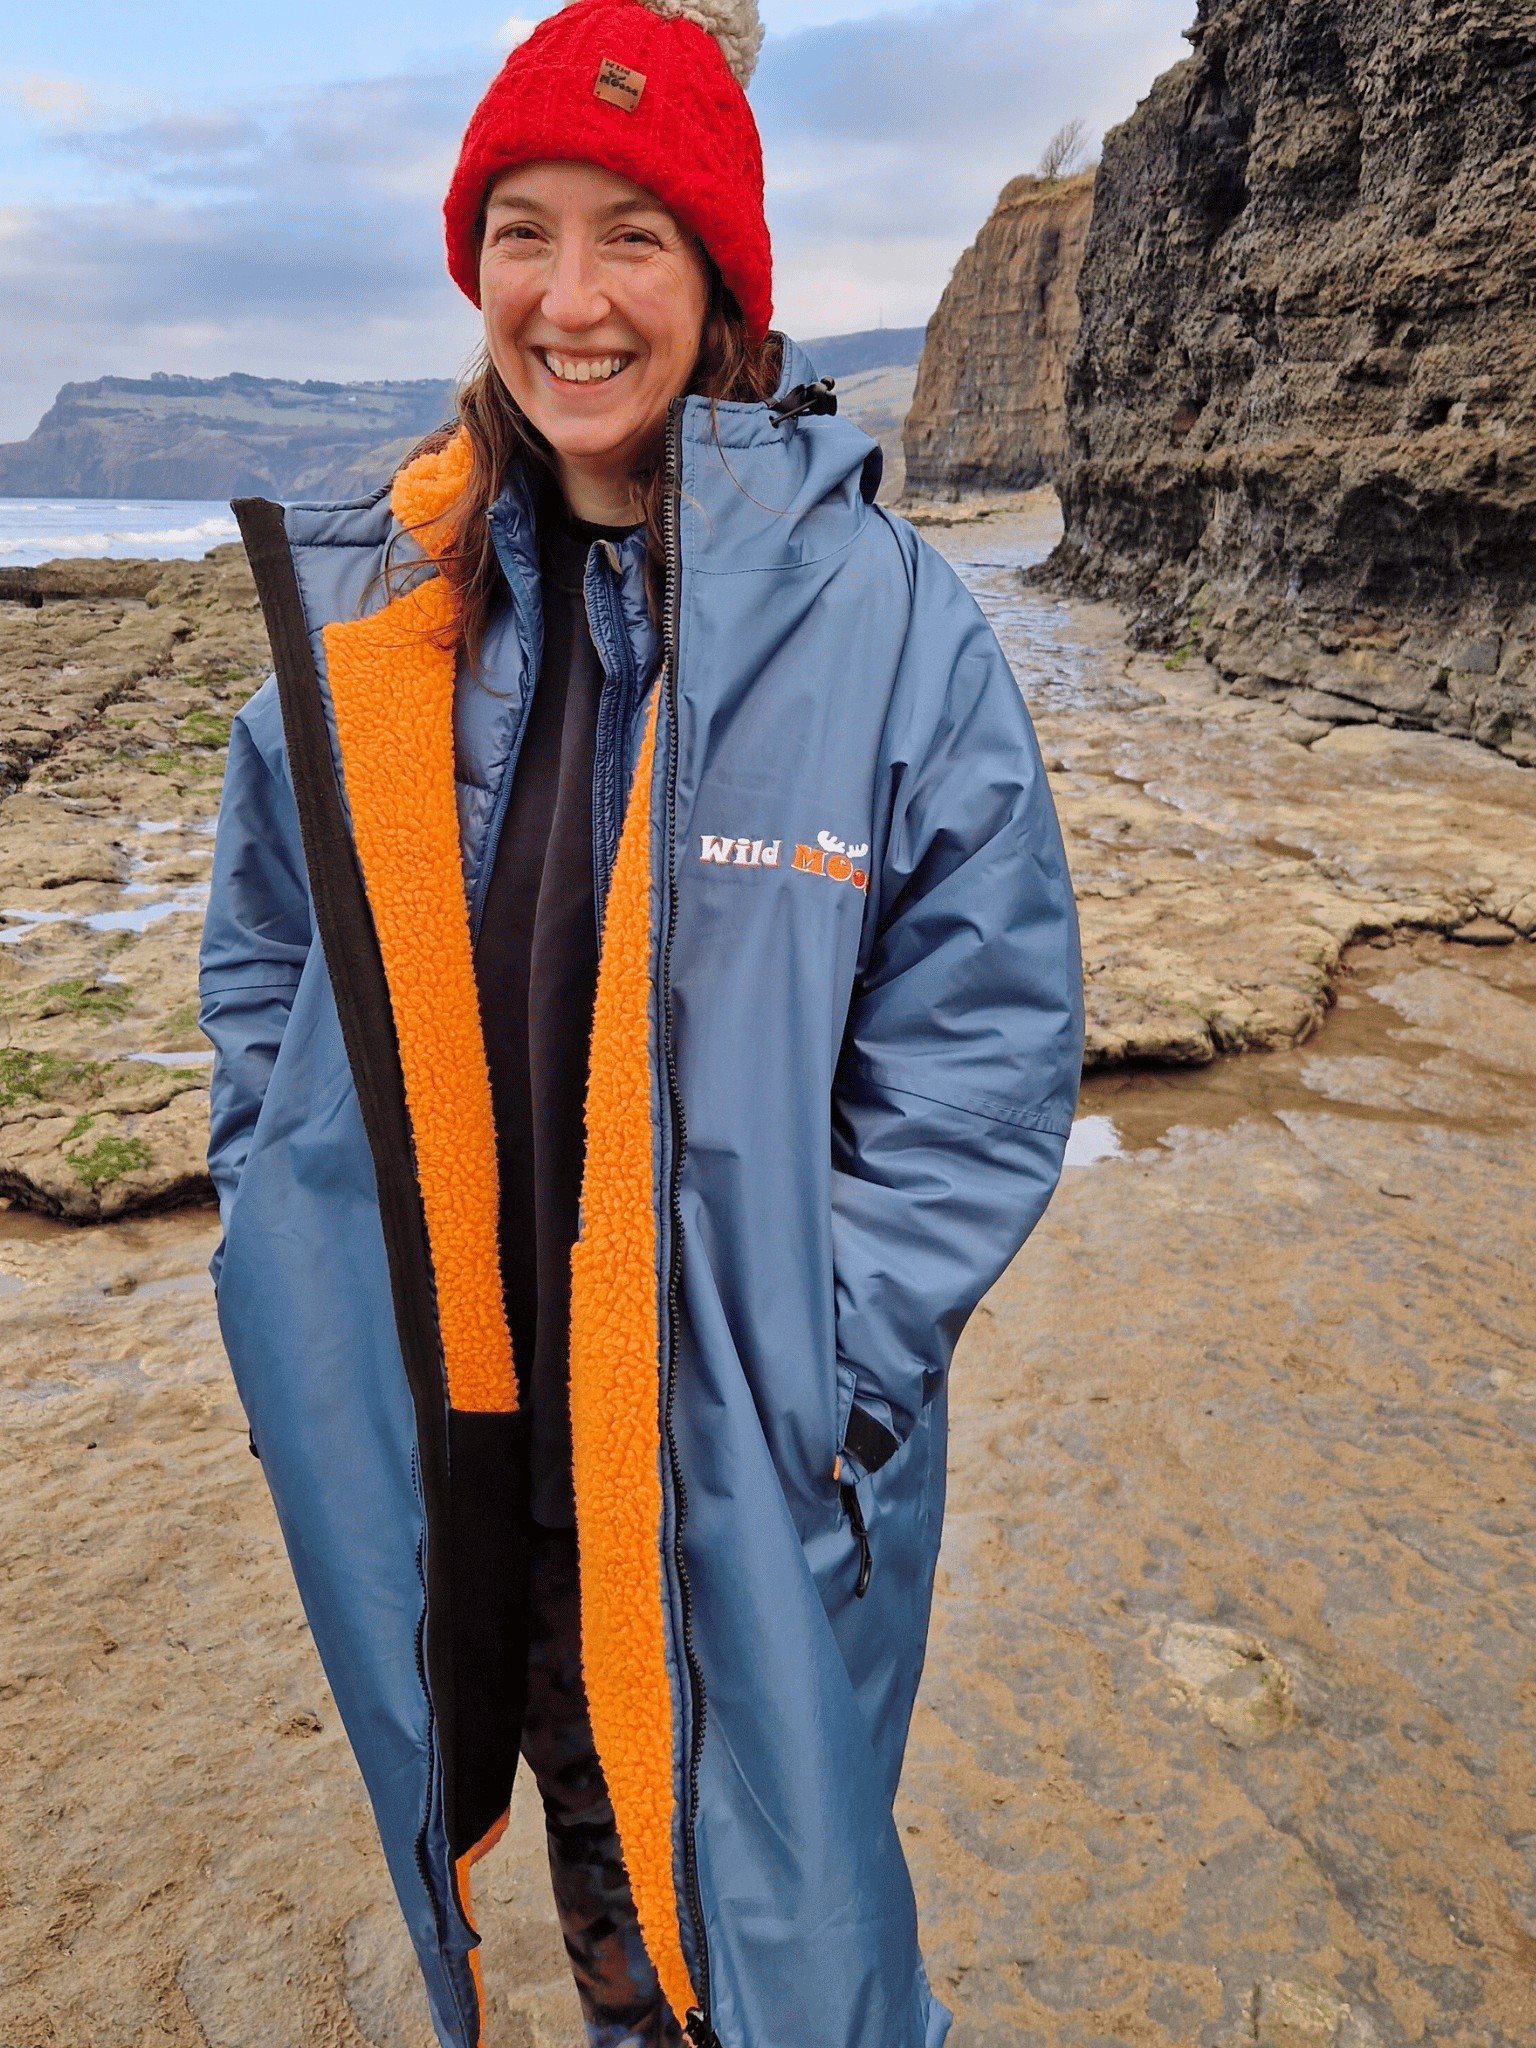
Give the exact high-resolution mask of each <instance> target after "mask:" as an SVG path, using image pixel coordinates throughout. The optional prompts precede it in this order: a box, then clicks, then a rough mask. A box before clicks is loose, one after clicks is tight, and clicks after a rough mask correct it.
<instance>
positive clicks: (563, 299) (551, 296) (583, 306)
mask: <svg viewBox="0 0 1536 2048" xmlns="http://www.w3.org/2000/svg"><path fill="white" fill-rule="evenodd" d="M541 311H542V312H543V315H544V318H545V319H546V320H547V321H548V322H549V323H550V325H551V326H552V327H558V328H559V329H560V330H561V332H562V333H564V334H580V333H582V332H583V331H584V330H585V329H586V328H588V327H595V326H596V325H597V323H598V321H599V320H602V319H604V318H605V317H606V315H607V313H608V300H607V297H606V295H605V294H604V292H603V289H602V286H601V283H600V280H599V277H598V269H597V263H596V260H595V258H594V256H593V253H592V251H591V250H590V249H588V248H587V247H586V245H585V244H584V243H583V242H582V241H581V240H580V239H576V238H573V239H570V240H562V241H561V242H560V243H559V245H558V246H557V248H556V250H555V263H554V270H553V272H552V273H551V275H550V278H549V283H548V285H547V286H546V288H545V292H544V298H543V303H542V306H541Z"/></svg>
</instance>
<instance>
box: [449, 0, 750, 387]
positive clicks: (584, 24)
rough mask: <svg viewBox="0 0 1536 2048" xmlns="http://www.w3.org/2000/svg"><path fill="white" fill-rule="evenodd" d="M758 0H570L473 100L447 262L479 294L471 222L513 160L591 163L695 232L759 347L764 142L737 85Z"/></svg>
mask: <svg viewBox="0 0 1536 2048" xmlns="http://www.w3.org/2000/svg"><path fill="white" fill-rule="evenodd" d="M762 39H763V31H762V26H761V24H760V23H759V21H758V19H757V8H756V0H573V4H571V5H569V6H566V7H563V8H561V10H560V12H559V13H558V14H552V15H550V17H549V18H548V20H546V21H543V22H541V23H540V24H539V26H538V27H537V28H536V29H535V30H534V32H533V34H532V35H531V36H529V38H528V40H527V41H526V42H525V43H521V44H520V45H519V46H518V48H517V49H515V50H514V51H513V52H512V54H511V56H510V57H509V58H508V59H507V61H506V63H505V65H504V66H503V67H502V69H501V72H500V73H499V75H498V76H497V78H496V79H495V80H494V82H493V83H492V85H491V89H490V91H489V92H488V93H487V94H486V95H485V98H484V99H483V100H482V101H481V102H480V104H479V106H478V107H477V108H476V109H475V113H474V118H473V119H472V120H471V122H470V124H469V127H468V129H467V130H466V132H465V136H464V144H463V147H462V149H461V150H460V152H459V163H458V168H457V170H455V172H454V174H453V183H452V184H451V185H450V186H449V188H448V197H447V199H446V200H445V201H444V203H443V218H444V221H445V223H446V226H447V234H448V269H449V272H450V273H451V275H452V277H453V281H454V283H455V284H456V285H457V286H458V287H459V290H460V291H461V292H463V293H465V294H466V296H467V297H469V298H470V299H472V300H473V301H474V303H475V304H476V305H477V306H478V305H479V303H480V248H479V235H478V233H477V229H478V227H479V223H480V215H481V210H482V208H483V207H484V205H485V195H486V193H487V192H488V191H489V189H490V186H491V184H492V181H493V180H494V179H495V178H496V177H497V176H498V175H499V174H500V173H501V172H502V171H505V170H509V169H511V167H512V166H513V165H514V164H528V163H542V162H546V161H556V162H563V163H590V164H597V165H599V166H600V167H601V168H602V169H603V170H605V171H614V172H616V173H617V174H618V175H619V176H620V177H623V178H629V179H632V180H633V182H634V183H635V184H637V185H639V186H642V187H643V188H644V190H646V191H647V192H653V193H654V194H655V195H656V197H657V198H658V199H659V200H661V202H662V203H663V205H665V206H666V207H667V208H668V209H669V210H670V211H671V212H672V213H675V214H676V215H677V218H678V219H679V220H680V221H681V222H682V223H683V225H684V226H685V227H687V228H689V229H690V230H691V231H692V232H693V233H694V234H696V235H697V236H698V237H699V240H700V241H701V242H702V243H703V244H704V246H705V248H706V249H707V250H708V251H709V253H710V255H711V256H712V257H713V258H714V260H715V262H716V263H717V264H718V265H719V266H720V271H721V275H722V276H723V277H724V279H725V281H726V283H727V284H728V285H729V286H730V288H731V290H732V291H733V292H734V293H735V294H736V297H737V299H738V300H739V301H740V304H741V310H742V312H743V313H744V314H745V315H746V322H747V333H748V338H749V340H750V341H751V343H752V344H753V345H754V346H755V345H756V344H757V343H758V342H760V341H761V340H762V338H763V336H764V335H765V334H766V333H767V332H768V322H769V319H770V317H771V316H772V312H773V254H772V251H771V249H770V247H769V243H768V223H767V222H766V220H764V218H763V146H762V143H761V141H760V140H759V138H758V133H757V123H756V122H755V121H754V120H753V118H752V109H751V108H750V107H749V106H748V105H747V96H746V93H745V91H744V90H743V88H744V87H745V85H746V83H747V80H748V79H749V78H750V77H751V76H752V68H753V66H754V64H755V63H756V62H757V52H758V47H759V45H760V44H761V42H762Z"/></svg>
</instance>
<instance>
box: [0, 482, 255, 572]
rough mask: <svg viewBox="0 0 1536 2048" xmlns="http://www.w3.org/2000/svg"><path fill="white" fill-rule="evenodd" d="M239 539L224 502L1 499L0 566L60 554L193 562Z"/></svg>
mask: <svg viewBox="0 0 1536 2048" xmlns="http://www.w3.org/2000/svg"><path fill="white" fill-rule="evenodd" d="M238 538H239V529H238V528H237V527H236V525H235V518H234V514H233V513H232V512H231V511H230V509H229V506H228V505H227V504H226V503H224V501H223V500H222V499H207V498H0V568H17V567H25V566H26V565H28V564H30V563H34V562H53V561H57V560H59V559H60V558H61V557H62V556H66V555H117V556H119V557H122V556H127V555H136V556H141V557H142V556H151V557H160V558H162V559H166V558H170V557H172V556H181V557H184V558H188V559H195V558H196V557H197V556H199V555H205V554H207V552H208V550H209V549H210V548H216V547H218V546H219V545H220V543H221V542H223V541H227V540H237V539H238Z"/></svg>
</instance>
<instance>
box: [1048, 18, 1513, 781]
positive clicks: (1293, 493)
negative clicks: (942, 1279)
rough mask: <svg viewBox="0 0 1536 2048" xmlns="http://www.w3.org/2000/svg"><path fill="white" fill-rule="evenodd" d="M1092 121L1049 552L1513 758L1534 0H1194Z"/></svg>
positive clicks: (1231, 648) (1317, 680)
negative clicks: (1057, 541)
mask: <svg viewBox="0 0 1536 2048" xmlns="http://www.w3.org/2000/svg"><path fill="white" fill-rule="evenodd" d="M1189 37H1190V41H1191V42H1192V43H1193V45H1194V55H1193V56H1192V57H1190V58H1189V59H1187V60H1186V61H1185V62H1184V63H1183V64H1181V65H1179V66H1177V67H1176V68H1175V69H1174V70H1172V71H1170V72H1168V73H1167V74H1165V76H1164V77H1163V78H1161V79H1160V80H1159V81H1158V83H1157V85H1156V86H1155V87H1154V89H1153V91H1152V93H1151V94H1150V96H1149V97H1148V98H1147V100H1145V101H1144V102H1143V103H1142V105H1141V106H1140V107H1139V108H1138V109H1137V111H1136V113H1135V114H1134V115H1133V116H1132V117H1131V119H1130V120H1129V121H1127V122H1126V123H1125V124H1124V125H1123V126H1122V127H1121V128H1119V129H1117V130H1115V131H1114V132H1113V133H1112V134H1111V135H1110V136H1109V137H1108V138H1107V139H1106V142H1105V147H1104V157H1103V163H1102V166H1101V168H1100V172H1099V181H1098V190H1097V197H1096V204H1095V212H1094V218H1093V224H1092V229H1091V231H1090V234H1089V237H1088V247H1087V253H1086V256H1085V259H1084V264H1083V270H1082V275H1081V278H1080V280H1079V295H1080V299H1081V305H1082V326H1081V331H1080V334H1079V339H1078V344H1077V347H1076V350H1075V352H1074V355H1073V358H1072V361H1071V364H1070V367H1069V372H1068V380H1067V404H1068V413H1069V420H1070V428H1069V443H1070V446H1069V458H1070V459H1069V464H1068V466H1067V468H1066V471H1065V474H1064V476H1063V477H1062V479H1061V496H1062V504H1063V510H1064V513H1065V517H1066V535H1065V538H1064V540H1063V542H1062V545H1061V547H1060V548H1059V549H1058V550H1057V553H1056V555H1055V557H1054V558H1053V561H1052V564H1051V565H1050V567H1051V571H1052V572H1054V574H1055V575H1056V576H1057V577H1058V578H1059V579H1062V580H1065V581H1067V582H1068V583H1071V584H1074V585H1075V586H1076V587H1078V588H1081V589H1089V590H1093V591H1096V592H1099V593H1102V594H1105V595H1113V596H1116V597H1119V598H1121V599H1122V600H1125V599H1130V600H1132V601H1134V602H1136V603H1138V604H1139V605H1140V607H1141V617H1140V627H1141V631H1142V633H1143V635H1144V636H1145V637H1147V638H1149V639H1152V640H1157V641H1161V642H1163V643H1164V644H1171V645H1174V646H1178V647H1183V648H1186V649H1188V650H1189V651H1190V652H1191V653H1193V652H1197V651H1203V652H1204V653H1205V654H1206V655H1207V656H1208V657H1209V658H1210V659H1211V660H1212V661H1213V662H1214V663H1215V665H1216V666H1217V668H1218V669H1219V670H1220V671H1221V672H1222V673H1223V674H1224V675H1225V676H1226V677H1227V678H1229V679H1230V680H1232V681H1233V683H1234V684H1235V686H1236V687H1237V688H1239V689H1240V690H1246V691H1249V692H1252V693H1259V694H1268V693H1270V692H1284V693H1286V694H1287V696H1288V697H1289V698H1290V700H1291V702H1292V704H1293V706H1294V708H1295V709H1296V711H1298V712H1299V713H1300V714H1301V715H1302V716H1303V717H1305V718H1307V719H1308V720H1311V721H1314V722H1322V723H1335V722H1339V721H1350V720H1360V719H1372V718H1380V719H1382V720H1384V721H1386V722H1388V723H1394V722H1399V723H1410V724H1415V725H1425V726H1432V727H1434V728H1436V729H1438V730H1440V731H1445V732H1453V733H1464V734H1471V735H1472V736H1474V737H1475V738H1477V739H1480V740H1483V741H1485V742H1486V743H1488V744H1490V745H1493V746H1497V747H1500V748H1502V749H1503V750H1504V751H1505V752H1507V753H1510V754H1512V755H1514V756H1515V758H1516V759H1518V760H1522V761H1526V762H1536V607H1533V595H1536V582H1533V564H1536V410H1533V406H1536V176H1533V161H1532V158H1533V142H1536V111H1533V110H1536V16H1533V14H1532V10H1531V7H1530V5H1529V0H1522V4H1520V5H1518V6H1515V5H1511V4H1510V0H1200V5H1199V18H1198V20H1197V22H1196V24H1195V26H1194V28H1193V29H1191V30H1190V31H1189Z"/></svg>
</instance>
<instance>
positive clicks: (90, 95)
mask: <svg viewBox="0 0 1536 2048" xmlns="http://www.w3.org/2000/svg"><path fill="white" fill-rule="evenodd" d="M0 102H3V103H4V104H5V105H7V106H9V107H14V108H16V109H17V110H18V111H20V112H22V113H24V114H32V115H35V116H37V117H38V118H40V119H41V120H43V121H47V122H50V123H61V122H66V121H87V120H90V119H91V118H92V117H93V116H95V115H97V114H99V113H100V111H101V102H100V101H99V100H98V99H97V97H96V95H95V93H94V92H92V91H91V89H90V87H89V86H87V85H84V84H82V83H81V81H80V80H79V79H78V78H70V77H67V76H66V75H65V74H64V73H63V72H57V71H0Z"/></svg>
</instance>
